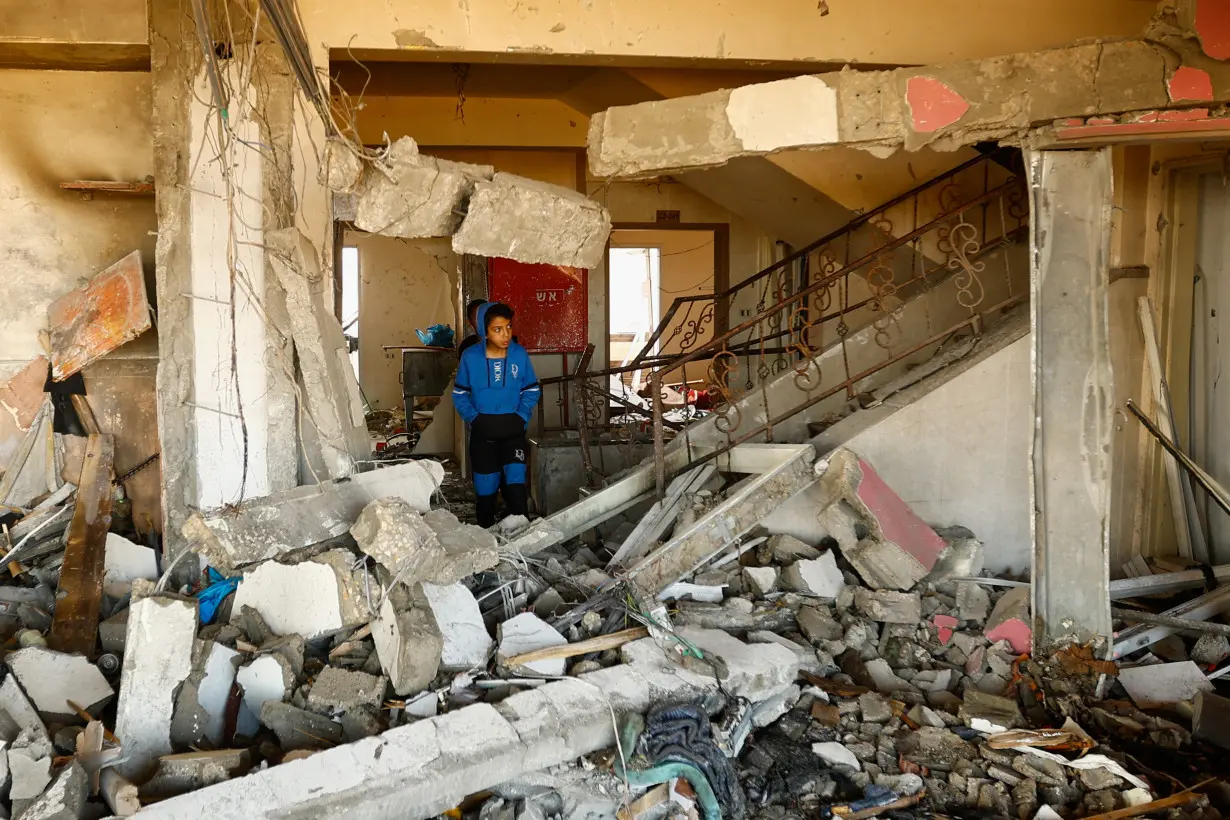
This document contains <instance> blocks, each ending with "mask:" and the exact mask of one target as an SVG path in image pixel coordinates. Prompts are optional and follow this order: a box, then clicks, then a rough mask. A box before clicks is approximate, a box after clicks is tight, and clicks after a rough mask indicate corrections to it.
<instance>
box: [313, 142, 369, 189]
mask: <svg viewBox="0 0 1230 820" xmlns="http://www.w3.org/2000/svg"><path fill="white" fill-rule="evenodd" d="M363 170H364V168H363V158H362V157H360V156H359V155H358V153H356V152H355V150H354V148H352V147H351V146H350V145H349V144H348V143H346V142H345V141H343V140H340V139H330V140H329V141H328V142H326V143H325V156H324V161H323V162H322V163H321V164H320V173H321V177H322V181H323V182H324V184H325V186H326V187H327V188H328V189H329V190H330V191H332V192H333V193H335V194H348V193H351V192H352V191H354V190H355V187H356V186H357V185H358V184H359V179H360V177H362V176H363Z"/></svg>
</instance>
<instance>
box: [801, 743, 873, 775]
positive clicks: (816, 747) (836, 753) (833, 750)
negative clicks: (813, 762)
mask: <svg viewBox="0 0 1230 820" xmlns="http://www.w3.org/2000/svg"><path fill="white" fill-rule="evenodd" d="M811 750H812V752H813V753H814V754H816V755H817V756H819V758H820V759H821V760H823V761H824V762H825V763H827V764H829V765H830V766H848V767H850V768H851V769H854V770H855V771H856V772H861V771H862V770H863V764H862V763H860V762H859V759H858V758H857V757H855V756H854V752H852V751H850V750H849V749H847V748H846V747H845V746H844V745H843V744H841V743H838V742H836V741H832V740H830V741H828V742H826V743H813V744H812V745H811Z"/></svg>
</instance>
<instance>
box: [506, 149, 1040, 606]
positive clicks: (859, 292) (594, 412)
mask: <svg viewBox="0 0 1230 820" xmlns="http://www.w3.org/2000/svg"><path fill="white" fill-rule="evenodd" d="M1020 167H1021V166H1020V162H1019V153H1016V152H1014V151H1008V150H998V151H994V152H989V153H987V154H984V155H982V156H979V157H977V158H975V159H973V160H970V161H969V162H966V163H964V164H962V165H960V166H958V167H957V168H955V169H953V170H952V171H949V172H948V173H946V174H944V175H941V176H940V177H937V178H936V179H933V180H930V181H929V182H927V183H925V184H923V185H920V186H919V187H917V188H915V189H913V190H912V191H909V192H907V193H906V194H903V195H902V196H900V197H898V198H896V199H894V200H892V201H891V202H888V203H885V204H884V205H882V206H881V207H879V208H877V209H875V210H874V211H871V212H868V213H866V214H863V215H861V216H859V217H858V218H856V219H855V220H853V221H851V222H850V223H849V224H848V225H846V226H845V227H843V228H842V229H841V230H839V231H836V232H834V233H832V234H829V235H827V236H825V237H822V238H821V239H819V240H816V241H815V242H813V243H811V244H810V245H808V246H806V247H804V248H801V249H799V250H797V251H794V252H793V253H790V254H788V255H786V256H785V257H784V258H783V259H781V260H779V261H778V262H775V263H774V264H773V265H771V266H769V267H768V268H765V269H764V270H762V271H760V272H759V273H757V274H755V275H753V276H752V277H749V278H748V279H746V280H744V281H743V282H740V283H739V284H736V285H734V286H733V287H731V288H729V289H727V290H725V291H723V292H721V293H717V294H712V295H703V296H691V297H683V298H680V299H676V300H675V301H674V303H673V304H672V305H671V307H670V308H669V309H668V310H667V312H666V314H665V315H664V317H663V319H662V321H661V322H660V323H659V325H658V327H657V329H656V330H655V331H654V333H653V335H652V336H651V337H650V338H649V339H648V341H647V342H646V343H645V345H644V346H643V347H642V349H641V351H640V352H639V353H638V354H637V356H636V357H635V358H634V359H633V360H632V361H631V362H630V363H629V365H628V366H627V367H624V368H612V369H607V370H600V371H594V372H579V373H576V374H573V375H572V376H569V377H565V378H563V379H551V380H544V385H549V384H552V383H555V384H557V385H559V387H560V389H561V390H563V389H568V388H571V390H572V393H573V395H572V400H573V401H575V402H576V403H577V404H578V405H579V408H578V409H579V410H580V414H579V415H580V416H581V417H582V418H585V419H586V420H587V426H588V428H589V430H593V429H594V428H595V427H601V426H602V425H601V422H602V420H603V418H604V417H605V416H606V414H607V413H610V414H611V415H614V412H615V411H609V410H608V408H610V407H617V408H618V412H620V413H623V415H624V418H625V419H626V418H628V416H629V415H631V413H632V412H640V413H642V414H643V416H644V419H645V421H644V422H643V423H652V428H653V433H654V436H653V438H654V457H653V459H651V460H647V461H646V462H645V463H644V464H642V465H640V466H639V467H637V468H636V469H634V470H632V471H630V472H629V473H628V474H627V475H625V476H624V477H622V478H621V479H620V480H618V481H613V482H610V483H608V485H607V486H606V487H605V488H603V489H602V490H599V491H597V492H595V493H594V494H592V495H590V496H588V497H586V498H583V499H582V500H581V501H579V502H578V503H577V504H573V505H571V506H570V507H568V508H565V509H564V510H561V511H560V512H559V513H557V514H555V515H553V516H549V517H548V518H545V519H541V520H540V521H539V522H537V523H536V525H535V527H534V528H531V530H530V531H529V532H527V533H525V534H524V535H523V536H521V537H520V538H519V539H517V541H516V542H514V544H513V545H512V546H514V547H515V548H517V549H520V550H522V551H523V552H535V551H537V550H538V549H542V548H545V547H546V546H549V545H551V544H554V543H559V542H560V541H562V540H566V539H567V538H570V537H573V536H575V535H577V534H579V533H580V532H581V531H583V530H585V529H587V528H591V527H593V526H595V525H596V524H597V523H599V521H600V520H603V519H605V518H609V517H610V516H611V515H614V514H616V513H618V512H621V511H624V510H627V509H629V508H631V507H632V506H634V505H636V504H638V503H642V502H644V501H645V500H647V499H650V498H652V497H655V496H656V497H657V498H659V499H665V497H666V494H667V492H666V491H667V486H668V482H670V481H671V479H673V478H675V477H676V476H678V475H680V474H681V473H684V472H685V471H687V470H692V469H695V468H696V467H697V466H698V465H701V464H705V463H707V462H710V461H714V460H716V463H717V465H718V469H719V470H721V471H722V472H724V473H728V474H729V473H733V474H743V475H747V476H749V478H748V479H746V480H745V483H744V484H742V485H740V486H739V489H738V491H728V492H727V498H726V500H725V501H723V502H722V504H720V505H719V506H718V507H717V508H716V509H714V510H713V511H711V512H710V513H709V514H708V515H707V516H705V517H703V518H702V519H701V520H698V521H696V522H694V523H693V524H692V525H690V526H689V527H687V528H684V529H685V531H683V532H677V533H676V534H675V536H674V537H673V538H672V540H671V541H668V542H667V544H666V545H665V546H663V547H661V548H660V549H658V550H655V551H654V552H653V554H652V555H649V556H648V557H647V558H644V559H642V560H640V561H639V562H632V561H628V562H626V563H624V564H623V567H624V569H626V570H627V574H628V575H629V576H630V577H632V578H633V580H634V581H636V582H637V583H638V584H641V585H642V586H643V587H644V588H645V589H646V591H656V590H658V589H661V587H662V586H663V585H665V584H668V583H670V582H671V581H672V580H674V579H675V578H677V577H679V576H680V575H682V574H685V572H686V571H690V570H691V569H692V568H693V565H694V564H696V563H697V562H699V561H701V560H703V559H704V558H705V557H707V556H708V555H710V554H711V553H712V552H713V551H715V550H720V549H721V548H722V547H723V546H724V545H725V544H729V543H730V542H731V541H733V540H734V539H735V538H737V537H739V536H740V535H742V534H743V533H745V532H746V531H747V530H749V529H751V527H752V526H754V525H755V524H756V523H757V521H758V520H760V519H763V517H764V516H765V515H767V513H768V512H769V511H771V510H772V509H773V508H774V506H778V505H781V504H782V503H784V502H785V501H786V500H788V499H789V498H791V497H792V496H794V495H796V494H798V493H800V492H802V491H803V490H805V489H807V488H808V487H809V486H811V485H812V484H813V482H814V481H815V478H814V475H813V473H812V471H811V469H810V463H811V461H812V459H813V458H814V457H815V454H816V453H820V454H822V455H823V454H825V453H827V452H829V451H831V450H832V449H833V448H834V447H836V446H839V445H840V444H842V443H843V442H844V441H848V440H849V438H850V437H851V436H853V435H854V434H856V433H857V432H860V431H862V430H865V429H866V428H867V426H869V425H870V424H874V423H877V422H878V420H881V419H883V418H886V417H887V415H890V414H891V413H892V412H894V411H895V410H896V409H898V408H899V407H900V406H901V402H900V399H901V398H902V397H907V396H908V397H909V401H914V400H916V399H917V398H919V397H921V396H922V395H926V394H927V393H928V392H930V391H931V390H933V389H935V388H936V387H938V386H939V385H941V384H943V383H944V382H946V381H947V380H948V378H950V376H951V374H952V373H953V372H955V371H956V370H959V369H963V368H965V367H968V366H969V365H970V363H971V362H973V361H977V360H981V359H984V358H986V357H987V356H990V355H993V354H994V353H995V352H996V351H998V350H1001V349H1003V348H1004V347H1006V346H1007V345H1008V344H1011V342H1013V341H1015V340H1016V339H1019V338H1020V337H1021V336H1023V335H1024V334H1025V333H1026V332H1027V331H1028V315H1027V314H1028V308H1027V303H1028V292H1029V291H1028V281H1029V267H1028V256H1027V248H1026V246H1025V244H1024V241H1023V240H1024V239H1025V237H1026V233H1027V227H1028V224H1027V218H1028V213H1027V210H1026V207H1027V206H1026V202H1027V200H1026V198H1025V195H1024V194H1025V191H1024V183H1023V179H1022V175H1021V174H1020V173H1016V172H1015V170H1014V169H1019V168H1020ZM655 351H665V352H655ZM632 372H640V373H641V374H643V378H644V379H645V381H646V382H647V383H648V384H649V386H650V388H649V398H648V400H644V399H641V398H640V397H639V396H637V395H636V394H635V393H633V392H624V393H623V394H622V395H611V393H610V384H611V382H612V378H611V377H612V376H620V377H626V374H629V373H632ZM698 383H699V384H703V385H704V386H705V388H706V391H707V395H708V396H709V397H711V398H712V399H715V400H716V404H715V406H714V407H713V412H712V414H711V415H709V416H707V417H705V418H702V419H699V420H696V421H693V422H691V423H690V424H679V423H673V424H672V423H671V422H672V418H671V416H674V417H676V419H677V418H678V417H683V418H688V417H689V415H690V414H689V411H690V409H691V408H689V407H687V406H683V407H679V406H674V407H671V406H668V404H667V402H668V401H669V400H670V398H671V397H677V396H679V395H680V393H679V391H677V390H671V389H669V387H670V386H671V385H680V384H682V385H692V386H694V387H695V386H697V384H698ZM683 395H687V393H686V391H684V393H683ZM894 397H895V398H894ZM561 400H563V401H568V400H569V399H568V398H567V397H566V396H565V397H561ZM630 407H632V408H637V407H639V408H641V409H640V410H639V411H629V409H628V408H630ZM672 411H673V412H672ZM671 428H674V429H671ZM680 428H681V429H680ZM676 431H677V432H676ZM809 444H810V445H812V446H802V447H800V446H799V445H809Z"/></svg>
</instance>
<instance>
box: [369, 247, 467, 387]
mask: <svg viewBox="0 0 1230 820" xmlns="http://www.w3.org/2000/svg"><path fill="white" fill-rule="evenodd" d="M346 244H347V245H353V246H355V247H357V248H358V249H359V384H360V385H362V387H363V394H364V396H365V397H366V398H367V401H368V402H369V403H370V404H371V406H372V407H373V408H376V409H382V410H387V409H392V408H396V407H401V406H402V404H403V400H402V390H401V351H399V350H385V349H384V345H403V346H406V347H422V344H421V343H420V342H419V338H418V336H417V335H416V334H415V332H414V331H415V329H416V328H418V329H421V330H426V329H427V328H428V327H430V326H431V325H433V324H436V323H437V322H439V323H443V324H448V325H452V326H453V328H454V329H456V328H457V327H458V322H457V318H456V316H455V310H454V300H455V296H454V294H455V293H456V286H457V285H456V283H457V255H456V254H454V253H453V250H452V248H451V247H450V246H449V240H448V239H447V238H444V239H397V238H394V237H388V236H375V235H372V234H366V233H362V232H360V231H349V232H347V234H346Z"/></svg>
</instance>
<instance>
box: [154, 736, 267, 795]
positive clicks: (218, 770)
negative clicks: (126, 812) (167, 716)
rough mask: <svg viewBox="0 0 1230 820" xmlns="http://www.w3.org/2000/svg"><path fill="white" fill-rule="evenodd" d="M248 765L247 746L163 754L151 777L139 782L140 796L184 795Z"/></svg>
mask: <svg viewBox="0 0 1230 820" xmlns="http://www.w3.org/2000/svg"><path fill="white" fill-rule="evenodd" d="M251 765H252V756H251V754H249V752H248V750H247V749H220V750H218V751H212V752H187V753H185V754H177V755H163V756H162V757H161V758H159V759H158V768H157V769H156V770H155V771H154V774H153V776H152V777H151V778H150V779H149V780H147V781H146V782H145V783H143V784H142V785H141V799H142V800H146V801H154V800H166V799H167V798H170V797H175V796H176V795H179V794H187V793H188V792H191V791H196V790H197V789H203V788H205V787H206V786H212V785H214V784H215V783H222V782H223V781H226V780H230V779H231V778H232V777H239V776H241V775H243V774H245V773H246V772H247V770H248V769H249V768H251Z"/></svg>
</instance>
